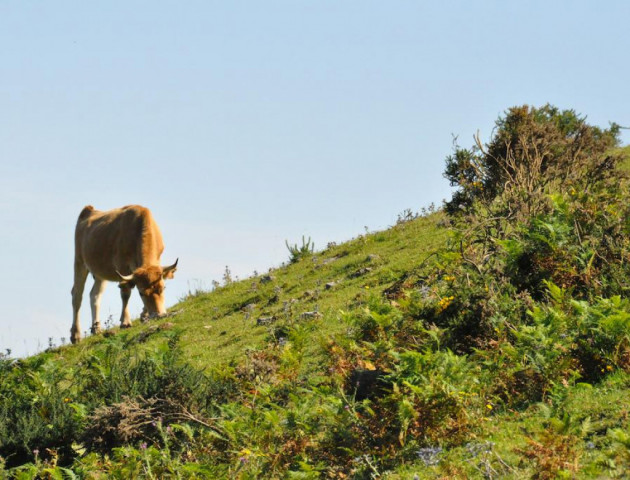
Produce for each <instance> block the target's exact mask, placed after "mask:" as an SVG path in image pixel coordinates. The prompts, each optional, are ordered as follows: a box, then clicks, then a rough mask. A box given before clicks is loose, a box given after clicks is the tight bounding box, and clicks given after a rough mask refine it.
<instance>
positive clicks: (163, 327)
mask: <svg viewBox="0 0 630 480" xmlns="http://www.w3.org/2000/svg"><path fill="white" fill-rule="evenodd" d="M174 326H175V324H174V323H173V322H164V323H161V324H160V325H159V326H158V330H170V329H171V328H173V327H174Z"/></svg>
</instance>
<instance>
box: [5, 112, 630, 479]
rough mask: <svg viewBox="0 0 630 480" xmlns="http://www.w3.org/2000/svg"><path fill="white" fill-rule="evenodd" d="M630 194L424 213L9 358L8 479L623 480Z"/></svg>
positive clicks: (629, 381)
mask: <svg viewBox="0 0 630 480" xmlns="http://www.w3.org/2000/svg"><path fill="white" fill-rule="evenodd" d="M519 112H520V111H519ZM553 115H556V113H554V114H553ZM563 118H565V117H563ZM565 124H566V122H565ZM623 152H625V153H626V154H629V153H630V152H629V151H628V147H626V149H625V150H623ZM626 162H627V160H626ZM573 167H574V168H577V166H573ZM596 167H598V166H597V165H596ZM613 173H614V172H613ZM611 178H612V179H614V180H615V181H616V179H615V177H614V175H613V176H610V175H606V176H605V177H604V180H605V181H606V182H607V181H609V180H610V179H611ZM585 180H586V181H589V180H590V178H586V179H584V178H581V177H577V178H575V179H573V180H572V181H574V182H576V183H575V184H574V185H575V186H579V185H581V183H580V182H583V181H585ZM604 180H602V181H604ZM621 183H622V182H617V183H616V184H610V183H602V184H601V185H600V186H599V187H598V186H597V185H595V186H590V187H589V188H590V190H589V189H586V188H585V189H582V190H580V189H579V188H575V186H573V184H572V185H568V184H567V185H563V187H564V188H562V189H559V190H555V191H554V192H552V193H549V192H547V193H545V195H541V196H540V198H539V200H540V202H542V203H541V204H540V205H542V207H541V209H540V210H539V211H537V212H538V213H536V214H535V215H530V216H527V217H519V219H518V221H517V222H512V223H510V221H509V219H508V216H502V217H495V216H494V213H493V212H494V210H493V209H501V208H503V207H504V204H503V203H501V201H500V200H501V197H500V195H499V196H498V197H496V198H499V201H498V202H497V201H496V199H495V198H494V197H493V198H491V199H490V200H489V201H487V202H486V203H483V204H482V207H478V206H475V205H476V204H472V205H473V207H474V208H477V210H475V211H473V214H471V215H470V216H468V217H457V216H455V217H450V218H449V217H447V216H446V214H445V213H443V212H438V213H431V214H429V215H426V216H423V217H421V218H411V217H408V218H404V219H401V220H402V221H401V222H400V223H399V224H397V225H396V226H394V227H392V228H390V229H388V230H386V231H383V232H375V233H369V234H365V235H361V236H359V237H358V238H356V239H354V240H352V241H350V242H347V243H345V244H342V245H330V246H328V247H327V248H326V249H325V250H324V251H321V252H316V253H315V254H313V255H310V254H305V255H304V256H303V258H299V259H296V261H295V262H294V263H291V264H289V265H287V266H284V267H282V268H278V269H274V270H272V271H270V272H268V273H265V274H261V275H257V276H255V277H252V278H248V279H245V280H242V281H238V282H231V283H229V284H227V285H224V286H221V287H219V288H217V289H215V290H214V291H212V292H195V293H192V294H191V295H189V296H188V297H187V298H185V299H182V301H181V302H180V303H179V304H178V305H176V306H174V307H173V308H172V309H171V316H170V317H169V318H166V319H162V320H158V321H150V322H148V323H146V324H142V323H139V322H135V324H134V327H133V328H131V329H129V330H124V331H120V330H118V329H117V328H113V329H111V330H109V331H108V332H106V333H104V334H102V335H98V336H94V337H91V338H88V339H86V340H85V341H84V342H82V343H81V344H79V345H77V346H65V347H61V348H57V349H53V350H51V351H48V352H45V353H42V354H40V355H37V356H35V357H31V358H28V359H25V360H23V361H19V362H14V361H11V360H10V359H6V358H4V359H0V400H1V402H0V455H2V460H1V461H0V471H1V472H2V473H3V475H4V476H9V477H11V476H14V477H16V478H42V477H43V478H47V477H50V478H76V477H79V478H377V477H386V478H414V477H417V478H555V477H560V478H563V477H566V478H574V477H576V478H602V477H605V478H610V477H619V478H623V477H624V476H627V474H628V472H629V471H630V470H629V468H630V440H629V439H630V411H629V408H630V407H629V405H630V389H629V388H628V387H629V386H630V373H629V372H630V334H629V333H628V332H629V331H630V302H629V301H628V299H627V290H628V278H629V275H628V269H627V264H628V262H630V257H629V256H628V252H629V250H630V246H629V244H628V241H627V239H628V233H629V232H630V224H628V218H630V213H629V212H628V206H627V202H626V201H625V198H627V197H625V196H624V195H625V193H626V192H627V190H617V189H616V188H618V185H621ZM470 185H471V188H472V190H471V191H472V192H473V193H475V192H476V193H477V194H479V195H482V194H483V192H484V190H483V189H481V188H479V187H480V186H479V185H478V184H477V183H475V182H471V183H470ZM587 185H588V182H587ZM572 187H573V188H572ZM624 188H625V187H624ZM507 193H508V194H511V192H507ZM514 198H522V197H511V198H510V201H511V202H512V203H510V204H509V205H516V204H517V203H515V202H514ZM530 200H531V198H529V197H527V198H526V202H525V205H526V206H527V207H528V208H533V207H539V206H540V205H537V204H534V203H532V202H531V201H530ZM492 202H494V203H492ZM578 220H579V221H578Z"/></svg>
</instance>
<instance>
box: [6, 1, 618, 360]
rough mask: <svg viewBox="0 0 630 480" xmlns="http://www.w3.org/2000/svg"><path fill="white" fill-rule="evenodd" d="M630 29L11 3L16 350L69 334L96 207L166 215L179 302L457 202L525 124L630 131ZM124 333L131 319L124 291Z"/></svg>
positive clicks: (501, 4) (154, 5)
mask: <svg viewBox="0 0 630 480" xmlns="http://www.w3.org/2000/svg"><path fill="white" fill-rule="evenodd" d="M629 18H630V4H629V3H627V2H622V1H607V2H585V1H571V2H569V1H557V2H542V1H529V2H505V1H479V2H470V1H468V2H458V1H448V2H418V1H399V2H376V1H365V0H361V1H358V0H357V1H346V2H344V1H297V0H292V1H266V2H260V1H230V2H227V1H223V2H217V1H183V2H182V1H178V2H175V1H172V2H167V1H155V0H153V1H150V2H149V1H124V2H123V1H108V2H80V1H55V2H43V1H33V2H21V1H3V2H1V3H0V225H1V226H2V227H1V230H0V247H1V248H0V263H1V264H2V265H3V266H4V274H3V275H2V277H0V292H1V293H0V301H2V306H3V308H2V309H1V312H2V316H1V317H0V322H1V323H0V327H1V328H0V348H1V349H4V348H11V349H12V351H13V354H14V355H24V354H27V353H29V354H30V353H35V352H36V351H37V350H38V349H41V348H44V347H45V346H46V345H47V343H48V338H49V337H53V338H54V339H55V342H57V343H58V342H59V339H60V338H61V337H65V338H68V337H69V333H68V332H69V329H70V324H71V314H72V309H71V304H70V288H71V287H72V261H73V260H72V256H73V230H74V225H75V222H76V217H77V215H78V213H79V211H80V210H81V208H82V207H83V206H84V205H86V204H92V205H94V206H95V207H96V208H98V209H102V210H106V209H110V208H115V207H118V206H122V205H126V204H133V203H137V204H142V205H145V206H148V207H149V208H151V210H152V211H153V213H154V216H155V217H156V219H157V221H158V223H159V224H160V227H161V229H162V233H163V236H164V239H165V244H166V251H165V252H164V255H163V257H162V258H163V262H164V263H171V262H172V261H174V259H175V258H176V257H179V258H180V267H179V270H178V272H177V276H176V279H175V280H172V281H171V282H170V283H169V286H168V289H167V292H166V293H167V303H168V304H169V305H172V304H174V303H175V302H176V301H177V300H178V299H179V298H181V297H183V296H184V295H185V294H186V292H187V291H188V290H189V289H191V288H192V289H194V288H197V287H198V286H206V287H209V286H210V282H211V281H212V280H213V279H216V280H220V279H221V276H222V274H223V270H224V269H225V266H226V265H229V267H230V269H231V270H232V272H233V274H235V275H238V276H240V277H241V278H242V277H246V276H248V275H251V273H252V272H253V271H254V270H258V271H263V270H266V269H267V268H269V267H271V266H277V265H279V264H280V263H281V262H282V261H285V260H286V259H287V258H288V252H287V250H286V247H285V245H284V241H285V239H288V240H289V241H290V242H292V243H295V242H299V241H300V239H301V236H302V235H303V234H305V235H307V236H311V237H312V238H313V240H314V241H315V244H316V247H319V248H323V247H324V246H325V245H326V243H327V242H329V241H337V242H339V241H343V240H347V239H349V238H351V237H353V236H356V235H357V234H359V233H362V232H363V231H364V227H365V226H367V227H368V228H369V229H370V230H377V229H383V228H386V227H387V226H389V225H392V224H393V223H395V220H396V216H397V214H398V213H400V212H402V211H403V210H404V209H406V208H411V209H413V210H418V209H420V208H421V207H423V206H426V205H428V204H429V203H431V202H436V203H440V202H441V200H442V199H443V198H446V197H448V196H449V195H450V189H449V187H448V184H447V182H446V181H445V180H444V179H443V177H442V171H443V166H444V158H445V157H446V156H447V155H448V154H449V153H450V152H451V147H452V140H453V135H458V136H459V142H460V143H461V144H462V145H464V146H468V145H470V144H471V143H472V135H473V134H474V133H475V131H476V130H477V129H480V131H481V136H482V138H483V139H487V138H488V137H489V135H490V133H491V130H492V126H493V125H494V121H495V120H496V118H497V116H498V115H500V114H501V112H503V111H504V110H506V109H507V108H508V107H510V106H512V105H520V104H525V103H528V104H533V105H537V106H539V105H542V104H545V103H547V102H550V103H552V104H555V105H556V106H558V107H561V108H573V109H575V110H576V111H578V112H580V113H582V114H584V115H587V116H588V120H589V121H590V122H591V123H593V124H597V125H601V126H607V125H608V122H610V121H615V122H617V123H620V124H621V125H625V126H630V118H629V116H630V96H629V95H628V92H627V89H628V78H630V72H629V67H628V64H629V62H628V52H630V34H629V33H628V28H627V23H628V19H629ZM623 140H624V143H628V142H629V141H630V135H629V134H628V132H627V131H624V134H623ZM90 283H91V282H90V281H89V280H88V286H87V289H89V288H90ZM133 298H134V300H133V303H132V305H131V309H132V314H134V315H137V314H138V313H139V312H140V309H141V306H140V301H139V299H138V298H137V294H135V293H134V297H133ZM102 314H103V315H104V317H105V318H106V317H107V316H108V315H110V314H111V315H113V316H114V319H115V321H116V322H117V321H118V318H119V315H120V299H119V296H118V289H117V288H116V287H115V285H109V286H108V290H107V292H106V295H105V298H104V302H103V306H102ZM89 318H90V313H89V304H88V301H87V296H86V298H85V299H84V305H83V309H82V326H83V329H88V328H89V323H90V320H89ZM105 318H103V320H104V319H105Z"/></svg>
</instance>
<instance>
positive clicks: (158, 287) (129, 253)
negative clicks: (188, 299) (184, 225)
mask: <svg viewBox="0 0 630 480" xmlns="http://www.w3.org/2000/svg"><path fill="white" fill-rule="evenodd" d="M74 244H75V250H74V286H73V287H72V309H73V314H74V316H73V320H72V329H71V330H70V334H71V337H70V338H71V340H72V343H76V342H78V341H79V340H80V339H81V327H80V325H79V309H80V308H81V299H82V297H83V289H84V288H85V280H86V279H87V275H88V272H89V273H91V274H92V276H93V277H94V286H93V287H92V290H91V291H90V306H91V307H92V333H98V332H99V331H100V330H101V324H100V322H99V307H100V302H101V295H102V293H103V290H104V289H105V283H106V282H107V281H110V282H118V286H119V287H120V296H121V297H122V307H123V308H122V315H121V316H120V324H121V327H122V328H126V327H130V326H131V318H130V316H129V311H128V309H127V304H128V302H129V297H130V296H131V290H132V289H133V287H134V286H135V287H138V292H139V293H140V298H142V302H143V304H144V308H143V310H142V316H143V317H149V316H150V317H153V316H164V315H166V309H165V308H164V280H165V279H167V278H173V274H174V273H175V270H176V267H177V260H176V261H175V263H174V264H173V265H171V266H169V267H161V266H160V255H162V251H163V250H164V244H163V243H162V234H161V233H160V229H159V228H158V226H157V223H155V220H154V219H153V215H151V212H150V211H149V209H148V208H145V207H141V206H139V205H129V206H126V207H122V208H117V209H115V210H109V211H107V212H99V211H98V210H94V207H92V206H91V205H89V206H87V207H85V208H84V209H83V210H82V211H81V214H80V215H79V219H78V220H77V227H76V230H75V237H74Z"/></svg>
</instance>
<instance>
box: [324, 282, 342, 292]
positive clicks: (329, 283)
mask: <svg viewBox="0 0 630 480" xmlns="http://www.w3.org/2000/svg"><path fill="white" fill-rule="evenodd" d="M338 284H339V282H328V283H327V284H326V285H324V288H325V289H326V290H330V289H331V288H333V287H335V286H337V285H338Z"/></svg>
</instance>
